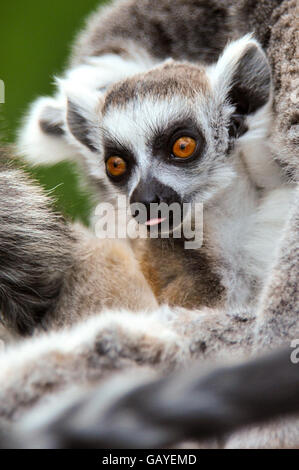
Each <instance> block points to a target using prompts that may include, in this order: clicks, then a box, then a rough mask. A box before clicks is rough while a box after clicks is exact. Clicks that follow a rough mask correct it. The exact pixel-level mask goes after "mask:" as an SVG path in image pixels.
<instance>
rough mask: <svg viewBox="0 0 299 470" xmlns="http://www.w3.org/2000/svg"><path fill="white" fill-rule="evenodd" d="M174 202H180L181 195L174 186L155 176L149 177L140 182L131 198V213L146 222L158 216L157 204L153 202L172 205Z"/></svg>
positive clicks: (140, 220)
mask: <svg viewBox="0 0 299 470" xmlns="http://www.w3.org/2000/svg"><path fill="white" fill-rule="evenodd" d="M173 202H180V197H179V195H178V194H177V193H176V192H175V191H174V190H173V189H172V188H170V187H169V186H166V185H164V184H162V183H160V182H159V181H158V180H157V179H155V178H148V179H147V180H142V181H140V182H139V184H138V186H137V187H136V188H135V190H134V192H133V194H132V196H131V198H130V204H131V213H132V215H133V217H135V218H136V220H137V222H139V223H141V224H144V223H145V222H146V221H148V220H150V219H151V218H152V217H157V213H155V206H151V205H152V204H155V205H159V204H161V203H166V204H168V205H170V204H172V203H173ZM151 209H152V210H151Z"/></svg>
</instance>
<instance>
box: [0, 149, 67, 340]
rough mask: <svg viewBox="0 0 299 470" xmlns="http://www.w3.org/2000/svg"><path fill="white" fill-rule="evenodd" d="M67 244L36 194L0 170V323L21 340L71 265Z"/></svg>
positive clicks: (63, 228) (17, 176) (22, 178)
mask: <svg viewBox="0 0 299 470" xmlns="http://www.w3.org/2000/svg"><path fill="white" fill-rule="evenodd" d="M0 156H1V155H0ZM72 243H73V239H72V235H71V231H70V229H69V227H68V225H67V224H66V223H65V221H64V220H63V218H62V217H61V216H59V215H57V214H55V213H54V212H53V211H52V210H51V200H50V198H48V196H46V195H45V194H44V193H43V191H42V189H41V188H40V187H38V186H37V185H36V184H34V182H32V181H31V180H30V179H29V178H28V177H27V176H26V175H25V174H24V173H23V172H22V171H20V170H15V169H11V168H7V167H3V166H0V320H1V321H2V322H3V323H5V324H6V325H7V326H8V327H9V328H12V329H13V330H14V331H18V332H19V333H20V334H23V335H25V334H30V333H32V331H33V329H34V327H35V326H37V325H43V322H44V321H45V318H46V317H47V315H48V313H49V312H51V311H53V309H54V307H55V305H56V303H57V300H58V297H59V293H60V289H61V285H62V282H63V274H64V273H65V272H66V270H67V269H68V268H69V266H70V265H71V262H72V256H71V253H72Z"/></svg>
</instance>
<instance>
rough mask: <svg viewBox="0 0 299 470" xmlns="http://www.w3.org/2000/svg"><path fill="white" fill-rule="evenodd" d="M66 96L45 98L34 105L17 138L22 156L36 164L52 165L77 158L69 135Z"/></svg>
mask: <svg viewBox="0 0 299 470" xmlns="http://www.w3.org/2000/svg"><path fill="white" fill-rule="evenodd" d="M64 121H65V104H64V100H63V99H62V97H55V98H50V97H42V98H39V99H37V100H36V101H35V102H34V103H33V104H32V106H31V108H30V110H29V113H28V114H27V116H26V118H25V120H24V124H23V126H22V127H21V129H20V131H19V135H18V139H17V148H18V153H19V154H20V155H22V156H24V157H25V158H26V159H27V160H28V161H29V162H30V163H32V164H52V163H56V162H58V161H60V160H64V159H68V158H73V157H74V155H75V154H76V150H75V149H74V148H72V147H71V146H70V145H69V142H68V141H67V139H66V132H65V122H64Z"/></svg>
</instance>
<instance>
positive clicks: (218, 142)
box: [101, 61, 231, 208]
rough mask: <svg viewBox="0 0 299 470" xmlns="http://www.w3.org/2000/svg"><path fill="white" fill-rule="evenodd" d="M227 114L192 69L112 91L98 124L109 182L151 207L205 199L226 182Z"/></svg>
mask: <svg viewBox="0 0 299 470" xmlns="http://www.w3.org/2000/svg"><path fill="white" fill-rule="evenodd" d="M229 111H231V107H230V106H229V105H228V106H224V105H223V106H221V107H219V106H217V105H216V103H215V102H214V100H213V93H212V89H211V86H210V83H209V79H208V75H207V73H206V72H205V70H204V69H203V68H200V67H196V66H192V65H190V64H181V63H177V62H173V61H171V62H169V61H168V62H167V63H166V64H165V65H163V66H160V67H158V68H156V69H154V70H151V71H149V72H147V73H145V74H142V75H140V76H137V77H133V78H130V79H127V80H125V81H123V82H121V83H118V84H116V85H114V86H113V88H112V89H111V90H110V91H109V92H108V93H107V95H106V97H105V100H104V104H103V107H102V122H101V132H102V140H101V142H102V148H103V158H104V164H105V171H106V175H107V178H108V180H109V181H110V183H111V184H112V185H113V186H114V187H115V190H116V191H120V192H123V193H125V194H126V195H127V196H128V197H129V200H130V202H131V203H142V204H144V205H145V206H146V207H148V208H149V207H150V204H151V203H166V204H168V205H170V204H172V203H179V204H182V203H190V202H193V201H194V200H205V198H206V197H207V194H208V193H210V192H211V190H212V189H213V184H214V185H215V184H216V182H217V185H218V186H219V181H220V182H223V183H224V181H225V180H226V179H227V171H226V169H225V168H226V166H227V165H226V161H225V160H226V155H227V152H228V146H229V132H228V127H229V117H230V112H229ZM230 176H231V173H230ZM225 184H226V182H225Z"/></svg>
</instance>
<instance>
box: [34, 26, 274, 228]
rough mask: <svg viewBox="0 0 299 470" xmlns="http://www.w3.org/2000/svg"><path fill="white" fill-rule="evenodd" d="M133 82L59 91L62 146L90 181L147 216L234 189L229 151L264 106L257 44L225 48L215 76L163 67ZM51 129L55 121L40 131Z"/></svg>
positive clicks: (265, 81) (68, 84) (267, 90)
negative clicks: (81, 162) (77, 158)
mask: <svg viewBox="0 0 299 470" xmlns="http://www.w3.org/2000/svg"><path fill="white" fill-rule="evenodd" d="M97 73H98V72H97ZM130 75H131V76H130V77H129V78H126V79H123V80H120V81H118V82H117V83H116V84H114V85H113V86H111V87H110V88H108V90H107V91H103V90H102V89H101V90H97V89H96V88H95V87H92V86H91V85H89V86H88V87H87V88H84V87H82V89H79V87H78V84H76V81H74V80H73V82H72V80H68V79H67V80H65V83H63V81H62V82H59V83H60V85H61V95H62V94H64V96H65V95H66V103H67V106H66V112H65V118H64V117H63V118H62V120H63V119H65V124H64V125H63V132H62V134H61V136H62V138H64V139H65V141H67V142H68V143H70V144H71V146H73V148H74V145H75V146H76V147H77V149H79V152H80V153H81V154H83V155H84V156H85V157H86V161H87V163H88V167H89V171H90V173H91V174H92V176H93V177H94V178H97V179H104V181H105V184H106V185H109V187H110V188H111V191H110V193H111V192H113V194H114V195H117V194H125V195H126V196H127V197H128V200H129V201H130V202H131V203H143V204H144V205H145V206H146V208H148V207H149V205H150V204H151V203H166V204H168V205H170V204H172V203H179V204H180V205H182V204H183V203H194V202H202V203H205V202H206V201H207V200H210V199H211V198H213V197H214V195H215V194H217V193H219V192H220V191H221V190H223V188H225V187H226V186H227V185H230V184H233V182H234V178H235V176H236V173H235V171H234V168H235V166H234V165H233V159H234V158H236V152H234V148H235V147H236V146H237V145H238V144H239V143H240V142H241V141H242V139H244V138H246V136H247V137H250V132H251V131H252V122H254V121H256V120H257V119H260V116H259V115H260V114H261V113H264V112H265V110H266V109H268V107H269V106H268V105H269V103H270V96H271V73H270V67H269V64H268V61H267V58H266V56H265V54H264V53H263V51H262V49H261V48H260V46H259V45H258V43H257V42H256V41H255V40H254V39H252V38H251V36H250V35H247V36H244V37H243V38H241V39H240V40H238V41H235V42H232V43H231V44H229V45H228V46H227V47H226V48H225V50H224V52H223V54H222V55H221V56H220V58H219V60H218V62H217V63H216V64H215V65H213V66H203V65H199V64H190V63H180V62H175V61H172V60H168V61H166V62H164V63H162V64H161V65H159V66H156V67H154V68H152V69H151V70H148V69H147V70H146V71H145V72H144V71H143V70H142V71H141V73H138V71H136V70H135V71H134V73H133V74H130ZM84 77H86V72H85V74H84ZM57 126H58V128H60V123H59V122H58V120H57V119H56V120H53V119H52V121H51V122H50V123H48V125H47V126H46V128H47V129H48V130H51V129H54V130H55V132H56V131H57ZM43 129H45V126H43ZM55 137H56V138H58V135H57V132H56V136H55ZM146 217H147V215H146ZM140 221H142V220H140Z"/></svg>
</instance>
